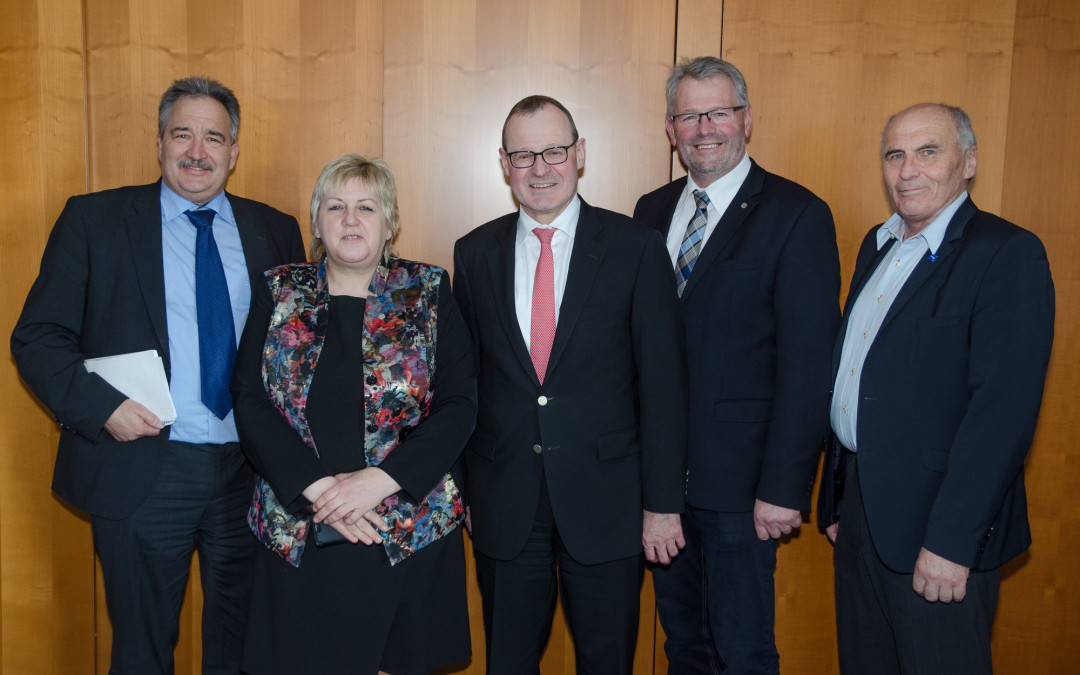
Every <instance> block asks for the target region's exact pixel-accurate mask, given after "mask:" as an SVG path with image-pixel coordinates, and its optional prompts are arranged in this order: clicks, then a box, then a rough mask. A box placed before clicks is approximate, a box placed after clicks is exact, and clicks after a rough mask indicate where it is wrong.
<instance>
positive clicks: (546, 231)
mask: <svg viewBox="0 0 1080 675" xmlns="http://www.w3.org/2000/svg"><path fill="white" fill-rule="evenodd" d="M532 233H533V234H535V235H536V238H537V239H539V240H540V243H541V244H547V245H549V246H550V245H551V238H552V237H554V236H555V228H554V227H534V228H533V231H532Z"/></svg>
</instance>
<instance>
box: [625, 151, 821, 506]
mask: <svg viewBox="0 0 1080 675" xmlns="http://www.w3.org/2000/svg"><path fill="white" fill-rule="evenodd" d="M685 187H686V178H681V179H679V180H676V181H673V182H671V183H669V184H667V185H665V186H663V187H661V188H660V189H658V190H655V191H654V192H651V193H649V194H647V195H645V196H643V197H642V198H641V199H640V200H639V201H638V203H637V207H636V208H635V209H634V218H636V219H638V220H640V221H641V222H643V223H646V224H649V225H652V226H653V227H654V228H656V229H657V230H658V231H659V232H660V233H662V234H663V235H664V236H665V237H666V236H667V232H668V228H669V226H670V225H671V218H672V215H673V214H674V212H675V207H676V205H677V203H678V200H679V196H680V195H681V194H682V192H683V190H684V188H685ZM678 227H685V224H681V225H678ZM668 269H672V265H671V261H670V259H669V260H668ZM839 294H840V263H839V257H838V255H837V250H836V232H835V229H834V227H833V219H832V214H831V212H830V211H829V207H828V206H827V205H826V204H825V202H823V201H822V200H820V199H818V198H817V197H815V196H814V195H813V194H812V193H811V192H810V191H809V190H807V189H805V188H803V187H801V186H800V185H798V184H796V183H793V182H791V181H789V180H786V179H784V178H781V177H780V176H777V175H775V174H771V173H769V172H767V171H765V170H764V169H762V168H761V167H760V166H758V165H757V164H756V163H752V164H751V167H750V173H749V175H747V177H746V180H745V181H743V184H742V186H741V187H740V188H739V190H738V192H737V193H736V194H735V198H734V199H733V200H732V202H731V205H730V206H729V207H728V209H727V211H726V212H725V213H724V215H723V217H722V218H721V219H720V222H719V223H718V224H717V226H716V229H715V230H714V231H713V233H712V235H711V236H710V237H709V241H708V243H707V244H706V245H705V248H704V249H702V251H701V255H700V256H699V257H698V260H697V263H696V264H695V266H694V271H693V273H692V274H691V275H690V279H689V280H688V281H687V284H686V288H685V289H684V290H683V295H682V298H681V301H680V306H679V309H680V314H681V316H682V321H683V325H684V327H685V332H686V352H687V359H688V362H689V366H690V433H689V443H688V448H689V449H688V453H687V464H688V470H689V477H688V481H687V483H688V485H687V497H686V501H687V503H688V504H690V505H691V506H694V507H696V508H702V509H711V510H716V511H742V512H745V511H751V510H753V508H754V500H755V499H761V500H763V501H765V502H768V503H770V504H776V505H778V506H783V507H786V508H792V509H799V510H802V511H809V510H810V497H811V491H812V489H813V485H814V476H815V473H816V472H817V465H818V459H819V457H820V454H821V446H822V439H823V437H824V433H825V428H826V427H825V420H826V419H827V405H828V400H829V389H830V386H831V384H832V383H831V381H830V380H829V363H830V356H831V350H832V343H833V338H834V337H835V335H836V327H837V325H838V324H839V322H840V307H839V300H838V298H839Z"/></svg>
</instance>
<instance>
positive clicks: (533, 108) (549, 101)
mask: <svg viewBox="0 0 1080 675" xmlns="http://www.w3.org/2000/svg"><path fill="white" fill-rule="evenodd" d="M548 105H550V106H552V107H554V108H558V109H559V110H561V111H562V114H564V115H566V121H567V122H569V123H570V142H571V143H577V141H578V130H577V125H576V124H574V116H573V115H571V114H570V111H569V110H567V109H566V106H564V105H563V104H562V103H559V102H558V101H556V100H555V99H553V98H551V97H550V96H542V95H540V94H533V95H532V96H526V97H525V98H523V99H521V100H520V101H518V102H517V103H515V104H514V107H513V108H510V112H509V113H508V114H507V115H506V121H504V122H503V128H502V144H503V150H510V148H508V147H506V127H507V126H508V125H509V124H510V118H511V117H513V116H514V115H535V114H536V113H537V112H538V111H539V110H540V109H541V108H543V107H544V106H548Z"/></svg>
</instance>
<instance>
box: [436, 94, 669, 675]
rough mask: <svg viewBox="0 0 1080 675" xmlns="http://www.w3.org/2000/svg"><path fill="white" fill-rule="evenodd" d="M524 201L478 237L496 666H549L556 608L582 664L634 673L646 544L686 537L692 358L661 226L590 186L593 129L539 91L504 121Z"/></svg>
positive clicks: (490, 609) (485, 590)
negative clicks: (582, 179) (584, 131)
mask: <svg viewBox="0 0 1080 675" xmlns="http://www.w3.org/2000/svg"><path fill="white" fill-rule="evenodd" d="M502 140H503V147H502V148H500V150H499V156H500V159H501V161H502V168H503V172H504V174H505V175H506V177H507V179H508V180H509V181H510V189H511V191H512V192H513V194H514V197H515V198H516V199H517V201H518V203H519V204H520V209H519V211H518V212H516V213H511V214H508V215H506V216H503V217H501V218H498V219H496V220H493V221H491V222H490V223H487V224H485V225H481V226H480V227H478V228H477V229H475V230H473V231H472V232H470V233H469V234H467V235H466V236H464V237H462V238H461V239H460V240H459V241H458V242H457V245H456V246H455V249H454V295H455V297H456V298H457V301H458V304H459V306H460V307H461V312H462V314H463V315H464V316H465V319H466V321H467V322H468V324H469V328H470V330H471V331H472V339H473V349H474V353H475V360H476V366H477V371H478V372H479V380H478V387H479V414H478V419H477V422H476V431H475V433H474V434H473V437H472V439H471V440H470V441H469V444H468V446H466V448H465V464H466V467H467V470H468V484H467V489H466V493H467V503H468V505H469V514H470V516H469V517H470V522H471V532H472V540H473V546H474V548H475V551H476V566H477V573H478V576H479V580H480V591H481V594H482V596H483V609H484V628H485V633H486V636H487V665H488V672H489V673H492V674H495V675H501V674H506V675H528V674H529V673H539V672H540V670H539V663H540V656H541V654H542V652H543V649H544V645H545V644H546V642H547V638H548V635H549V633H550V630H551V620H552V617H553V615H554V611H555V601H556V598H557V597H558V596H559V594H560V592H561V597H562V599H563V602H564V604H563V609H564V612H565V614H566V619H567V623H568V625H569V627H570V632H571V634H572V635H573V638H574V649H575V652H576V657H577V658H576V662H577V672H578V673H579V674H581V675H589V674H590V673H630V672H631V670H632V666H633V658H634V647H635V643H636V637H637V627H638V596H639V591H640V587H641V579H642V573H643V567H642V557H641V556H642V548H643V547H644V552H645V556H646V557H647V558H648V559H650V560H664V561H668V560H670V559H671V557H673V556H675V555H677V554H678V552H679V549H680V548H681V547H682V545H683V542H682V532H681V527H680V523H679V513H680V512H681V511H682V509H683V487H684V479H685V472H686V458H685V452H686V405H687V403H686V362H685V357H684V353H683V345H682V339H681V335H680V333H679V320H678V310H677V306H676V297H675V283H674V280H673V278H672V276H671V274H670V271H669V269H670V266H669V263H668V261H667V258H666V256H665V255H664V245H663V242H662V241H661V239H660V237H659V235H657V234H656V233H655V232H650V231H649V230H648V229H647V228H644V227H642V226H641V225H639V224H637V223H634V222H633V221H631V220H630V219H629V218H627V217H625V216H621V215H619V214H616V213H612V212H611V211H606V210H604V209H599V208H595V207H593V206H590V205H589V204H587V203H585V201H584V200H583V199H581V198H580V197H579V196H578V194H577V184H578V173H579V172H580V171H581V170H582V169H584V167H585V139H584V138H579V137H578V132H577V127H576V126H575V125H574V120H573V118H572V117H571V116H570V113H569V112H568V111H567V110H566V108H565V107H563V105H562V104H560V103H559V102H558V101H556V100H554V99H552V98H549V97H546V96H530V97H528V98H525V99H523V100H521V101H520V102H518V103H517V104H516V105H515V106H514V107H513V108H512V109H511V111H510V114H509V115H508V116H507V118H506V123H505V124H504V126H503V139H502Z"/></svg>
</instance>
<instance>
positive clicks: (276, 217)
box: [225, 192, 296, 224]
mask: <svg viewBox="0 0 1080 675" xmlns="http://www.w3.org/2000/svg"><path fill="white" fill-rule="evenodd" d="M225 196H226V197H227V198H228V200H229V205H230V206H232V209H233V213H244V214H246V215H250V216H252V217H254V218H255V219H256V220H258V221H259V222H278V223H281V222H284V223H288V224H292V223H295V222H296V218H294V217H293V216H291V215H289V214H288V213H285V212H284V211H280V210H278V209H276V208H274V207H273V206H270V205H269V204H267V203H265V202H260V201H256V200H254V199H248V198H247V197H240V196H238V195H234V194H233V193H231V192H226V193H225Z"/></svg>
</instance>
